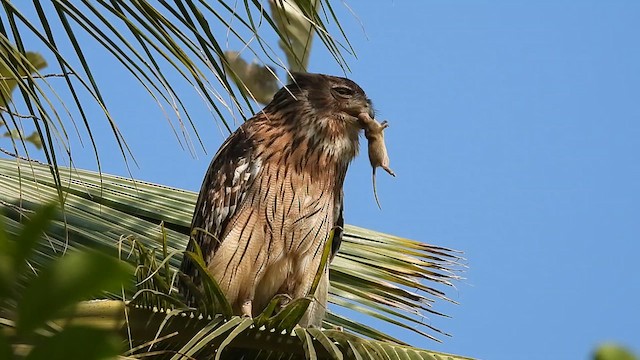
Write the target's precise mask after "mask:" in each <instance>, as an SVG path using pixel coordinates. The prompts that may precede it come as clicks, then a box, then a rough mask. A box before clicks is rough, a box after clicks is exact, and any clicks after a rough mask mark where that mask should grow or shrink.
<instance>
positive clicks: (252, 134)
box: [181, 74, 371, 325]
mask: <svg viewBox="0 0 640 360" xmlns="http://www.w3.org/2000/svg"><path fill="white" fill-rule="evenodd" d="M295 80H296V82H295V83H294V84H290V85H288V86H286V87H285V88H283V89H281V90H280V91H278V93H276V95H275V96H274V99H273V101H272V102H271V103H270V104H269V105H267V106H266V107H265V109H264V110H263V111H261V112H260V113H258V114H256V115H255V116H254V117H253V118H251V119H249V120H247V121H246V122H245V123H244V124H243V125H242V126H240V127H239V128H238V130H236V132H234V133H233V134H232V135H231V136H230V137H229V138H228V139H227V140H226V141H225V143H224V144H223V145H222V147H221V148H220V150H219V151H218V153H217V154H216V155H215V157H214V159H213V160H212V162H211V165H210V166H209V169H208V170H207V174H206V176H205V179H204V181H203V184H202V188H201V190H200V195H199V197H198V202H197V204H196V209H195V212H194V217H193V222H192V225H191V227H192V240H193V241H194V242H195V243H197V244H198V245H199V246H200V247H201V249H202V252H203V255H204V257H205V259H204V260H205V264H206V265H207V271H208V272H210V273H211V275H212V276H213V277H214V278H215V279H216V280H217V281H218V283H219V285H220V287H221V289H222V290H223V292H224V293H225V295H226V296H227V298H228V300H229V302H230V303H231V305H232V307H233V311H234V313H236V314H242V315H248V316H255V315H257V314H259V313H260V312H261V311H262V310H263V309H264V307H265V306H266V305H267V304H268V303H269V301H270V300H271V299H272V298H273V296H275V295H276V294H286V295H288V296H289V297H290V298H292V299H296V298H300V297H304V296H306V295H308V292H309V290H310V287H311V283H312V281H313V277H314V276H315V273H316V271H317V269H318V266H319V264H320V259H321V255H322V249H323V248H324V244H325V242H326V239H327V237H328V235H329V233H330V232H331V230H332V229H333V228H334V227H336V226H337V227H338V228H337V231H336V233H335V236H334V243H333V247H332V254H331V258H333V256H334V255H335V253H336V252H337V250H338V248H339V246H340V241H341V237H342V226H343V225H344V220H343V217H342V212H343V193H342V186H343V183H344V178H345V175H346V171H347V168H348V165H349V163H350V161H351V160H352V159H353V158H354V157H355V156H356V154H357V151H358V133H359V130H360V129H361V126H360V124H359V123H358V119H357V115H358V114H360V113H361V112H363V111H365V112H370V111H371V109H370V101H369V100H368V99H367V98H366V96H365V94H364V92H363V91H362V89H361V88H360V87H359V86H358V85H357V84H355V83H354V82H352V81H350V80H348V79H344V78H337V77H331V76H326V75H317V74H297V75H296V76H295ZM191 248H192V244H191V243H190V245H189V247H188V248H187V250H190V249H191ZM181 270H182V272H183V273H184V274H186V275H187V276H189V277H191V280H192V281H193V282H194V284H196V285H197V286H198V285H199V283H200V280H199V274H197V271H196V270H195V268H194V266H193V264H191V263H190V261H188V260H186V261H184V262H183V265H182V269H181ZM324 271H325V278H324V279H323V285H324V286H322V287H321V288H322V290H319V291H320V292H322V293H321V294H320V293H316V296H317V298H319V299H320V300H323V301H324V304H313V306H311V308H310V309H309V311H308V313H307V316H306V317H305V319H303V321H301V325H320V323H321V320H322V316H323V314H324V306H326V295H327V294H326V292H327V288H328V269H325V270H324ZM181 292H183V293H185V295H186V297H187V300H188V301H192V300H193V299H191V296H190V294H189V293H188V291H187V288H186V287H185V286H181Z"/></svg>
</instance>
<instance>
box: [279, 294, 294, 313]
mask: <svg viewBox="0 0 640 360" xmlns="http://www.w3.org/2000/svg"><path fill="white" fill-rule="evenodd" d="M277 296H279V297H280V309H282V308H284V307H286V306H287V305H289V303H290V302H291V301H292V300H293V298H292V297H291V295H289V294H278V295H277Z"/></svg>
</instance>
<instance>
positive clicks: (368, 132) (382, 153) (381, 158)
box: [358, 113, 396, 209]
mask: <svg viewBox="0 0 640 360" xmlns="http://www.w3.org/2000/svg"><path fill="white" fill-rule="evenodd" d="M358 120H360V124H361V125H362V128H363V129H364V136H365V137H366V138H367V141H368V142H369V162H370V163H371V167H372V168H373V174H372V180H373V196H374V197H375V199H376V203H377V204H378V207H379V208H381V209H382V207H381V206H380V200H378V192H377V190H376V168H378V167H381V168H383V169H384V170H385V171H386V172H388V173H389V175H391V176H396V174H395V173H394V172H393V170H391V168H389V155H388V154H387V146H386V144H385V143H384V129H386V128H388V127H389V124H388V123H387V122H386V121H383V122H382V123H379V122H378V121H376V119H374V118H372V117H371V116H369V114H366V113H362V114H360V115H359V116H358Z"/></svg>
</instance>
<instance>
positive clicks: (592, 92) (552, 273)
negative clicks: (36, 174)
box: [74, 0, 640, 359]
mask: <svg viewBox="0 0 640 360" xmlns="http://www.w3.org/2000/svg"><path fill="white" fill-rule="evenodd" d="M335 6H336V8H337V9H338V10H340V14H341V18H342V19H343V25H344V26H345V28H346V31H347V33H348V34H349V37H350V40H351V41H352V44H353V46H354V48H355V49H356V52H357V59H356V58H348V62H349V65H350V66H351V69H352V73H351V74H349V77H351V78H352V79H354V80H355V81H356V82H358V83H359V84H360V85H361V86H362V87H363V88H364V89H365V91H366V92H367V94H368V95H369V96H370V97H371V98H372V99H373V100H374V103H375V105H376V107H377V110H378V114H379V117H380V118H381V119H388V120H389V122H390V124H391V127H390V128H389V130H388V131H387V132H386V136H387V144H388V148H389V153H390V156H391V165H392V168H393V169H394V170H395V171H396V173H397V174H398V177H397V178H390V177H388V176H387V175H386V174H384V173H382V172H381V173H380V174H379V178H378V193H379V196H380V199H381V202H382V206H383V211H380V210H378V208H377V207H376V205H375V202H374V200H373V195H372V190H371V173H370V171H371V170H370V167H369V164H368V160H367V158H366V155H361V156H360V157H359V158H358V159H357V160H356V161H355V162H354V164H353V165H352V167H351V169H350V171H349V174H348V176H347V182H346V185H345V193H346V200H345V201H346V220H347V222H348V223H351V224H354V225H359V226H363V227H368V228H372V229H376V230H379V231H383V232H388V233H393V234H397V235H400V236H403V237H407V238H413V239H418V240H421V241H425V242H429V243H433V244H437V245H441V246H447V247H451V248H455V249H459V250H463V251H464V252H465V254H464V256H465V257H466V258H467V259H468V266H469V269H468V271H467V272H466V273H465V276H466V278H467V279H466V280H465V281H463V282H461V283H458V284H457V289H455V290H453V291H450V292H449V294H450V296H451V297H452V298H453V299H455V300H456V301H458V302H459V303H460V305H448V304H443V303H440V304H439V307H438V308H437V309H438V310H442V311H444V312H445V313H448V314H450V315H452V316H453V318H452V319H439V318H435V319H432V324H434V325H436V326H438V327H441V328H443V329H445V330H446V331H448V332H450V333H452V334H453V337H452V338H445V339H444V343H443V344H436V343H432V342H424V341H423V340H421V339H419V338H417V337H412V336H411V335H407V333H405V332H402V333H396V335H398V336H402V337H403V338H406V339H407V340H408V341H410V342H412V343H413V344H415V345H418V346H421V347H425V348H430V349H434V350H440V351H445V352H451V353H456V354H462V355H469V356H474V357H478V358H482V359H514V358H521V359H534V358H536V359H537V358H540V357H542V358H550V359H586V358H587V357H588V355H589V354H590V352H591V351H592V349H593V348H594V347H595V346H596V345H597V344H598V343H600V342H602V341H607V340H612V341H617V342H620V343H622V344H625V345H627V346H630V347H631V348H632V349H633V350H634V351H635V352H636V353H640V327H639V325H638V324H640V279H638V274H639V273H640V272H639V270H638V266H637V264H638V256H639V254H640V161H639V155H640V46H638V39H639V35H640V20H639V19H640V2H636V1H607V2H605V1H577V0H576V1H528V2H525V1H515V0H514V1H376V2H375V3H374V2H370V1H351V2H350V6H351V7H352V8H353V10H354V12H355V13H356V14H357V16H358V17H359V19H360V21H361V22H362V24H363V25H364V28H365V32H366V36H365V33H363V31H362V27H361V24H360V23H359V21H358V20H357V19H355V18H354V17H352V16H351V15H350V13H349V12H348V11H347V10H346V8H344V7H343V6H342V4H341V3H340V2H336V5H335ZM318 45H319V42H317V43H316V46H315V49H316V50H315V51H314V53H312V59H311V64H310V71H312V72H323V73H329V74H338V75H339V74H341V70H340V68H339V67H338V66H337V65H336V64H335V63H334V62H333V61H332V59H331V57H330V56H328V55H327V53H326V51H324V50H323V49H321V47H320V46H318ZM90 56H92V55H90ZM96 56H98V55H96ZM111 66H112V65H111V64H110V63H109V62H108V61H106V60H105V65H104V72H101V73H100V74H97V76H98V78H99V81H100V84H101V85H103V86H105V88H106V91H105V93H106V95H107V97H108V99H109V100H108V101H109V103H110V104H111V105H112V106H113V109H114V115H115V116H116V118H117V119H118V121H119V124H120V127H121V129H122V131H123V133H124V135H125V136H126V137H127V139H128V141H129V144H130V146H131V147H132V149H133V151H134V154H135V156H136V158H137V160H138V163H139V166H140V167H139V168H133V174H134V176H135V177H137V178H140V179H144V180H149V181H152V182H156V183H161V184H166V185H171V186H177V187H181V188H187V189H191V190H194V191H195V190H198V189H199V186H200V183H201V179H202V176H203V174H204V172H205V170H206V167H207V166H208V164H209V161H210V156H211V155H212V154H213V153H215V151H216V149H217V148H218V146H219V145H220V144H221V142H222V140H223V137H222V136H221V133H220V131H219V130H217V128H216V127H215V125H214V124H215V121H214V120H213V119H212V117H211V116H210V114H209V113H207V112H206V111H204V108H203V109H202V111H201V112H200V113H198V112H196V113H195V115H196V120H195V121H196V123H197V125H198V126H199V132H200V134H201V136H202V137H203V139H204V141H205V144H206V148H207V151H208V155H205V154H203V153H202V151H201V150H198V152H197V154H198V158H197V159H196V158H193V157H192V156H191V155H190V154H189V153H188V152H187V151H181V150H180V149H179V146H178V144H177V141H176V140H175V137H173V134H172V133H171V131H170V128H169V127H168V125H167V124H166V122H164V120H162V119H161V117H162V115H161V113H160V112H159V111H158V110H157V108H155V105H154V104H153V102H151V101H149V100H148V99H146V98H145V97H144V94H143V93H142V92H139V91H137V90H135V89H132V88H130V87H129V86H128V85H127V86H125V89H126V91H125V90H123V88H122V83H121V81H122V78H121V77H119V74H121V72H120V70H117V69H112V67H111ZM97 114H98V113H97V112H96V115H95V116H99V115H97ZM99 142H100V144H99V145H100V146H101V147H102V149H103V152H102V161H103V170H104V171H105V172H107V173H119V174H122V175H126V171H124V169H123V165H122V159H121V158H120V157H119V156H118V153H117V150H115V147H113V140H112V139H111V137H110V134H109V133H107V132H105V133H104V134H103V136H101V137H100V139H99ZM110 146H111V147H110ZM363 149H364V148H363ZM83 151H84V154H83V153H82V152H83ZM363 154H364V153H363ZM74 155H75V156H76V160H77V164H78V166H79V167H84V168H92V167H95V165H94V164H93V163H94V161H93V158H92V154H91V153H90V152H89V151H86V150H82V149H80V148H76V150H75V151H74ZM515 354H517V355H518V356H515Z"/></svg>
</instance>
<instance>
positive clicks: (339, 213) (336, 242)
mask: <svg viewBox="0 0 640 360" xmlns="http://www.w3.org/2000/svg"><path fill="white" fill-rule="evenodd" d="M333 211H334V213H333V214H334V215H333V218H334V219H336V220H335V223H334V224H333V228H334V232H333V241H332V242H331V256H330V257H329V262H331V261H332V260H333V258H334V257H335V256H336V253H337V252H338V250H339V249H340V244H341V243H342V234H343V233H344V216H343V213H344V192H343V191H342V190H341V191H340V193H339V194H337V196H336V200H335V205H334V210H333Z"/></svg>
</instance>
